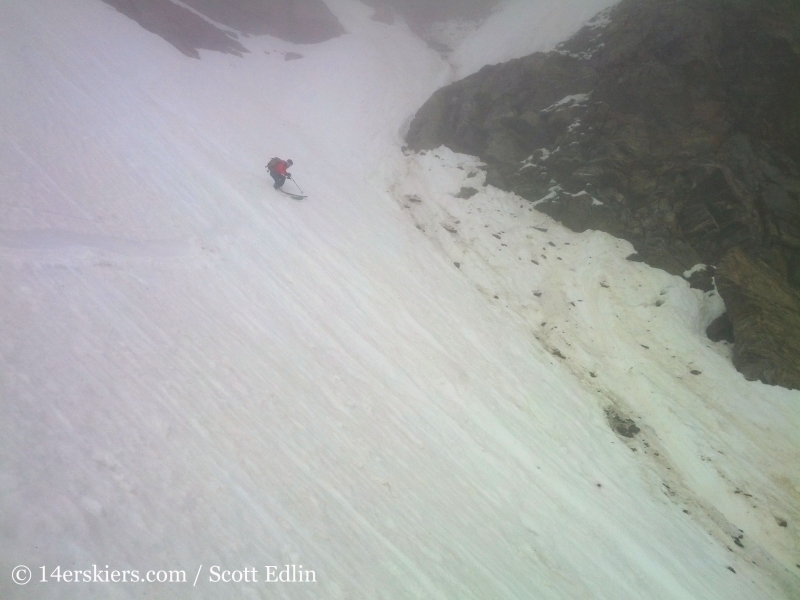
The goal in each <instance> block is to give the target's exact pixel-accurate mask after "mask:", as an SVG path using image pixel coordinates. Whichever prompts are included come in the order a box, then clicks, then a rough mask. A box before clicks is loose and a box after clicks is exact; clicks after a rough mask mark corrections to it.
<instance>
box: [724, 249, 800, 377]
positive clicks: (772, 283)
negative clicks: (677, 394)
mask: <svg viewBox="0 0 800 600" xmlns="http://www.w3.org/2000/svg"><path fill="white" fill-rule="evenodd" d="M717 289H718V290H719V293H720V295H721V296H722V299H723V300H725V306H726V307H727V309H728V314H729V315H730V317H731V321H732V322H733V336H734V339H735V340H736V343H735V344H734V346H733V364H734V365H735V366H736V368H737V369H738V370H739V371H740V372H741V373H742V374H743V375H744V376H745V378H746V379H748V380H750V381H756V380H757V381H762V382H763V383H768V384H771V385H781V386H784V387H788V388H792V389H800V336H798V332H800V292H798V291H797V290H796V289H794V288H792V287H791V286H790V285H789V284H788V283H787V282H786V280H785V278H784V277H783V276H782V275H781V274H780V273H778V272H777V271H775V270H774V269H772V268H771V267H769V266H768V265H766V264H765V263H763V262H761V261H759V260H752V259H750V258H748V257H747V255H746V254H745V253H744V252H743V251H742V250H740V249H738V248H737V249H734V250H732V251H731V252H729V253H728V254H727V256H725V258H724V259H723V260H722V262H721V263H720V265H719V268H718V269H717Z"/></svg>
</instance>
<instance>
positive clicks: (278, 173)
mask: <svg viewBox="0 0 800 600" xmlns="http://www.w3.org/2000/svg"><path fill="white" fill-rule="evenodd" d="M293 164H294V163H293V162H292V161H291V159H290V160H281V159H280V158H277V157H276V158H273V159H272V160H271V161H269V162H268V163H267V169H269V174H270V175H271V176H272V178H273V179H274V180H275V185H274V186H272V187H274V188H275V189H276V190H278V189H280V188H281V186H283V184H284V183H286V180H287V179H291V178H292V174H291V173H289V172H288V171H287V170H286V169H288V168H289V167H291V166H292V165H293Z"/></svg>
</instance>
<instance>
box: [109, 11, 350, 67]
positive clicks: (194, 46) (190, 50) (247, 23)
mask: <svg viewBox="0 0 800 600" xmlns="http://www.w3.org/2000/svg"><path fill="white" fill-rule="evenodd" d="M102 1H103V2H105V3H106V4H108V5H110V6H113V7H114V8H116V9H117V10H118V11H119V12H121V13H122V14H124V15H126V16H128V17H130V18H131V19H133V20H134V21H136V22H137V23H139V25H141V26H142V27H144V28H145V29H147V30H148V31H151V32H152V33H155V34H156V35H158V36H160V37H162V38H164V39H165V40H166V41H168V42H169V43H170V44H172V45H173V46H175V47H176V48H177V49H178V50H180V51H181V52H183V53H184V54H185V55H187V56H190V57H192V58H200V54H199V52H198V50H200V49H205V50H216V51H218V52H224V53H227V54H236V55H238V56H241V55H242V54H243V53H245V52H247V49H246V48H245V47H244V46H243V45H242V44H241V43H240V42H239V41H238V40H237V39H236V34H234V33H232V32H231V31H228V30H226V29H222V28H219V27H217V26H215V25H213V24H212V23H210V22H208V21H207V20H205V19H203V17H201V16H199V15H197V14H195V13H194V12H192V11H191V10H188V9H186V8H184V7H183V6H180V5H178V4H175V3H174V2H171V1H170V0H102ZM184 3H185V4H186V5H188V6H190V7H192V8H193V9H195V10H196V11H197V12H198V13H200V14H202V15H204V16H206V17H208V18H209V19H211V20H213V21H216V22H217V23H219V24H220V25H223V26H225V27H228V28H230V29H232V30H235V31H237V32H239V33H241V34H244V35H273V36H275V37H278V38H281V39H284V40H287V41H290V42H295V43H300V44H311V43H317V42H322V41H325V40H327V39H330V38H332V37H336V36H338V35H341V34H342V33H344V29H343V28H342V26H341V25H340V24H339V21H338V20H337V19H336V17H335V16H334V15H333V13H331V12H330V10H329V9H328V7H327V6H326V5H325V3H324V2H322V0H184Z"/></svg>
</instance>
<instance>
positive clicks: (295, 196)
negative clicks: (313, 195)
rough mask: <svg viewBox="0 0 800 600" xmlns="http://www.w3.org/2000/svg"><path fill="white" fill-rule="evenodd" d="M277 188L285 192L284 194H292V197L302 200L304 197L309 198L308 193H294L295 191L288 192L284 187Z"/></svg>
mask: <svg viewBox="0 0 800 600" xmlns="http://www.w3.org/2000/svg"><path fill="white" fill-rule="evenodd" d="M277 190H278V191H279V192H283V193H284V194H286V195H287V196H291V197H292V198H294V199H295V200H302V199H303V198H308V196H306V195H303V194H296V193H294V192H287V191H286V190H283V189H281V188H277Z"/></svg>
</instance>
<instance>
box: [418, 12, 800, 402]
mask: <svg viewBox="0 0 800 600" xmlns="http://www.w3.org/2000/svg"><path fill="white" fill-rule="evenodd" d="M407 141H408V144H409V146H410V147H411V148H412V149H415V150H422V149H427V148H434V147H438V146H439V145H441V144H444V145H446V146H448V147H450V148H452V149H453V150H456V151H458V152H464V153H467V154H472V155H477V156H479V157H481V158H482V159H483V160H484V161H485V162H486V163H487V165H488V166H487V171H488V173H487V181H488V183H491V184H493V185H495V186H497V187H500V188H502V189H505V190H510V191H514V192H516V193H517V194H519V195H520V196H522V197H524V198H526V199H528V200H530V201H533V202H536V208H537V209H538V210H541V211H543V212H545V213H547V214H550V215H551V216H553V217H555V218H556V219H558V220H560V221H562V222H563V223H564V224H565V225H566V226H568V227H570V228H571V229H574V230H576V231H583V230H585V229H590V228H591V229H599V230H603V231H606V232H609V233H611V234H613V235H616V236H619V237H621V238H624V239H626V240H629V241H630V242H631V243H632V244H633V246H634V248H635V249H636V252H637V255H636V256H635V257H633V258H634V259H638V260H643V261H644V262H647V263H648V264H650V265H652V266H655V267H659V268H662V269H665V270H667V271H669V272H670V273H673V274H682V273H683V272H684V271H685V270H687V269H690V268H691V267H693V266H694V265H696V264H698V263H705V264H708V265H722V266H725V269H726V270H727V274H725V272H718V273H717V278H718V279H719V278H720V277H721V276H723V275H724V276H725V277H727V279H726V281H729V282H730V281H734V280H735V279H736V278H735V277H734V276H733V275H731V271H732V270H736V272H737V273H739V272H743V269H744V267H742V265H743V264H745V263H744V262H743V261H747V263H746V264H747V265H748V266H747V268H748V269H754V270H755V271H757V272H758V273H759V277H758V278H754V279H753V280H752V281H751V282H750V283H751V284H752V285H758V286H762V287H764V288H765V289H764V290H762V291H763V292H764V293H761V292H759V291H758V290H754V289H749V290H748V292H747V298H748V300H747V301H746V303H747V304H748V306H750V307H751V308H752V307H754V306H758V303H759V302H762V303H763V302H766V301H767V300H765V298H767V297H768V296H770V294H768V293H767V289H766V288H773V289H778V288H780V289H782V290H783V289H784V288H786V289H789V290H791V289H792V288H799V287H800V170H799V167H800V5H799V3H798V2H796V1H794V0H773V1H770V2H767V1H756V0H623V1H622V2H621V3H620V4H618V5H617V6H616V7H614V8H612V9H610V10H608V11H605V12H604V13H601V14H600V15H598V16H597V17H596V18H595V19H594V20H593V21H592V22H590V23H589V24H588V26H586V27H584V28H583V29H582V30H581V31H580V32H578V33H577V34H576V35H575V36H574V37H573V38H572V39H570V40H568V41H567V42H565V43H564V44H562V45H561V46H559V47H558V48H557V49H556V50H555V51H554V52H550V53H548V54H534V55H531V56H528V57H525V58H522V59H519V60H515V61H511V62H509V63H505V64H502V65H497V66H493V67H486V68H484V69H483V70H481V71H480V72H478V73H476V74H475V75H472V76H470V77H468V78H466V79H463V80H461V81H459V82H457V83H455V84H453V85H451V86H449V87H447V88H444V89H442V90H440V91H438V92H437V93H436V94H435V95H434V96H433V97H432V98H431V99H430V100H429V101H428V102H427V103H426V104H425V105H424V106H423V107H422V108H421V109H420V110H419V112H418V114H417V115H416V118H415V119H414V121H413V123H412V125H411V127H410V130H409V133H408V136H407ZM732 253H736V254H732ZM726 257H728V260H727V261H726ZM732 257H735V258H732ZM726 265H727V266H726ZM756 281H757V283H755V282H756ZM740 283H743V281H740ZM752 285H751V286H750V287H752ZM734 289H737V290H741V286H738V287H737V286H735V285H725V286H720V293H721V294H722V296H723V298H724V299H725V301H726V304H727V305H729V312H730V313H731V314H730V317H731V319H732V321H733V328H734V335H735V346H736V349H735V354H736V357H737V358H736V360H735V363H736V366H737V368H739V370H740V371H741V372H742V373H744V374H745V376H746V377H747V378H748V379H760V380H763V381H766V382H769V383H775V384H779V385H786V386H788V387H800V386H799V385H798V381H800V378H798V374H799V373H800V356H797V355H795V356H789V357H783V358H782V357H780V356H778V354H779V353H774V352H773V353H769V352H768V353H767V354H768V355H769V357H768V358H764V356H763V355H764V352H762V350H763V349H764V348H767V347H771V348H781V347H784V348H790V347H792V348H793V346H786V345H784V344H783V340H784V338H785V339H788V336H794V339H800V323H798V322H797V319H794V318H789V315H790V314H791V313H792V312H793V311H797V310H798V307H800V305H799V304H794V305H792V304H791V302H790V303H788V304H781V306H783V307H784V308H783V309H781V310H768V309H765V310H763V311H761V312H759V314H760V315H762V317H759V319H756V320H755V321H753V319H750V321H749V324H748V325H746V326H745V325H744V324H743V322H742V320H741V319H742V318H743V317H742V314H743V311H741V310H734V309H733V308H732V307H731V305H736V304H737V303H740V302H741V301H742V297H743V296H742V294H737V293H735V292H734V291H733V290H734ZM787 293H788V292H787ZM790 295H791V294H790ZM789 306H794V308H793V309H792V308H789ZM762 308H763V306H762ZM744 313H748V314H750V315H752V314H753V312H752V310H751V311H749V312H748V311H744ZM754 323H755V324H754ZM745 331H746V332H747V333H746V334H745V333H744V332H745ZM759 336H760V337H759ZM767 338H769V339H770V340H771V341H770V342H769V343H767V341H768V340H767ZM753 349H755V350H753ZM751 350H752V351H751ZM784 354H785V353H784ZM795 354H796V353H795ZM781 361H784V362H781ZM785 361H788V363H787V362H785ZM778 363H780V364H778Z"/></svg>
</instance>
